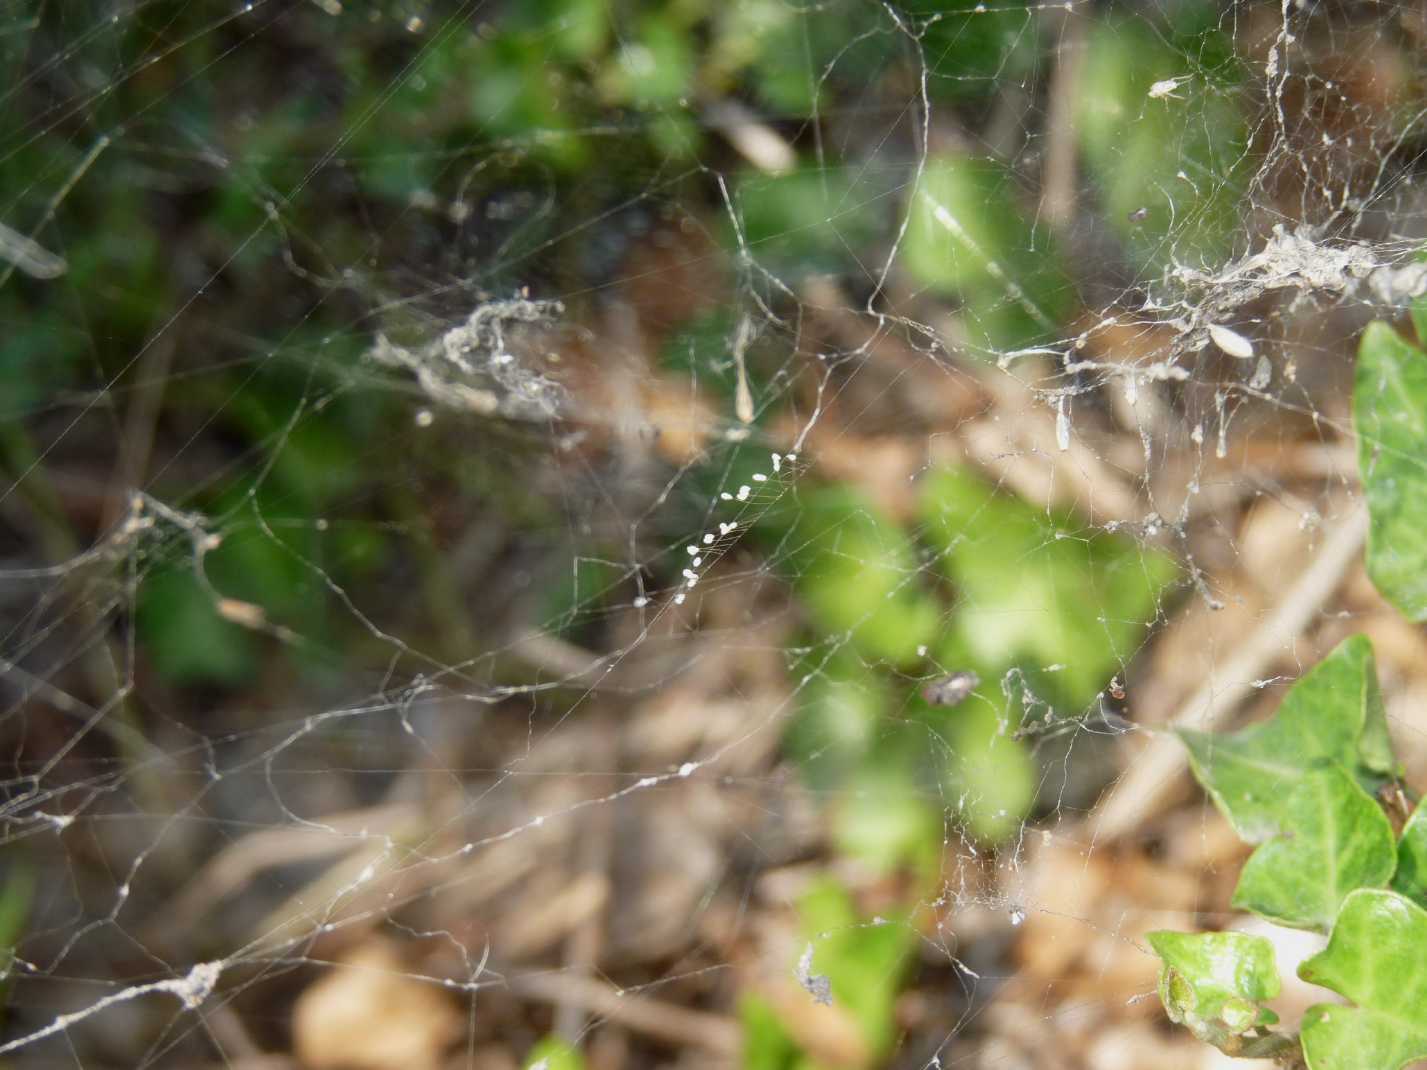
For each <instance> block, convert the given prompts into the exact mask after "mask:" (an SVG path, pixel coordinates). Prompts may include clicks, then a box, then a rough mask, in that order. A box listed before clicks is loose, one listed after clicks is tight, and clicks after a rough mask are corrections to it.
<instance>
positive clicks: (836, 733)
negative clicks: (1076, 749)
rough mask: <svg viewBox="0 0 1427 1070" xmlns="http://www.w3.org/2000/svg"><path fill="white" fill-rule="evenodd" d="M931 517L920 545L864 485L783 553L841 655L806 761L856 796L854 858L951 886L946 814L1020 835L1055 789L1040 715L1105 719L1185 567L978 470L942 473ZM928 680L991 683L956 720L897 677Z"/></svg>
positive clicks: (801, 750) (817, 684)
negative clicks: (1116, 681)
mask: <svg viewBox="0 0 1427 1070" xmlns="http://www.w3.org/2000/svg"><path fill="white" fill-rule="evenodd" d="M921 503H922V523H921V525H920V527H919V528H918V529H917V530H916V531H907V530H904V529H903V528H902V527H900V526H899V525H897V524H896V523H894V522H893V521H891V520H890V519H889V518H887V517H885V516H882V515H880V514H879V512H878V511H877V510H876V508H875V507H874V506H873V505H872V504H871V503H870V502H867V501H865V500H863V499H861V498H860V497H859V496H858V495H857V494H856V493H855V492H853V491H852V490H850V489H849V488H847V487H831V488H826V489H823V490H819V491H815V492H813V493H812V494H809V495H806V496H804V497H803V498H802V500H801V502H800V508H799V510H798V511H797V513H796V514H795V520H794V522H793V524H792V527H791V529H790V531H789V532H788V533H787V534H785V535H784V536H783V537H782V538H781V539H780V543H779V545H780V546H781V547H782V549H783V551H784V552H785V554H786V561H785V565H786V570H787V573H788V575H789V576H790V577H791V579H792V581H793V583H794V586H795V587H796V589H797V591H798V594H799V597H800V600H801V601H802V603H803V605H804V607H805V608H806V610H807V613H808V619H809V623H810V625H811V626H812V628H813V629H814V631H815V632H816V633H817V634H818V635H820V636H822V637H825V638H826V639H827V640H829V644H828V645H829V646H830V647H831V648H833V649H835V650H836V651H837V653H836V654H835V655H833V656H831V657H823V658H822V660H818V651H820V650H821V649H822V646H821V645H817V646H815V647H814V648H813V650H814V653H813V654H812V655H810V656H809V657H807V658H805V661H804V665H803V667H802V669H803V671H802V672H800V673H799V676H800V677H801V678H805V679H807V681H808V683H807V685H806V687H805V690H804V692H803V702H802V707H801V711H800V714H799V716H798V718H797V719H796V720H795V722H794V723H793V725H792V727H791V728H790V730H789V734H788V745H789V748H790V750H791V752H792V753H793V754H794V755H795V756H796V757H798V758H799V760H800V761H801V762H802V763H803V765H804V767H805V769H806V771H807V775H808V777H809V780H810V782H811V783H812V784H813V785H814V786H816V787H818V788H823V789H825V788H831V787H839V788H844V789H850V790H848V791H846V793H845V795H843V796H842V797H844V798H845V799H846V800H847V801H846V802H845V804H843V805H842V806H841V807H839V811H838V815H839V817H838V823H837V828H838V839H839V842H840V843H841V844H842V846H843V847H844V848H845V849H847V850H848V851H850V852H851V853H853V854H855V855H857V856H858V857H861V858H863V859H864V860H866V861H868V862H870V863H872V864H873V865H875V866H877V867H878V868H883V869H889V868H895V867H897V866H899V865H906V864H911V865H913V867H914V868H915V869H917V870H918V871H920V872H922V873H923V874H934V873H935V872H936V864H937V859H938V857H939V853H940V850H941V843H942V838H943V836H944V831H943V828H942V823H941V815H942V814H943V813H944V812H945V811H946V810H948V809H951V810H953V811H957V812H959V815H960V819H961V821H962V822H964V824H965V827H966V829H967V831H968V832H969V833H970V834H971V835H972V836H973V837H974V838H976V839H978V840H981V841H982V842H985V843H991V844H994V843H997V842H1000V841H1001V840H1004V839H1005V838H1006V837H1007V836H1009V835H1011V834H1012V833H1013V832H1014V831H1015V830H1016V829H1017V828H1019V827H1020V824H1021V822H1022V821H1023V820H1024V818H1025V816H1026V814H1027V813H1028V812H1029V809H1030V806H1031V804H1032V802H1033V800H1034V796H1035V787H1036V782H1037V779H1038V776H1037V773H1036V771H1035V768H1034V763H1033V761H1032V759H1031V756H1030V755H1029V753H1028V752H1027V750H1026V748H1025V747H1024V746H1023V745H1021V744H1020V743H1017V742H1016V741H1015V739H1014V738H1013V737H1014V736H1015V734H1016V732H1017V730H1018V729H1020V728H1021V727H1022V717H1023V715H1024V713H1025V711H1026V709H1028V708H1030V709H1046V708H1048V709H1049V711H1050V712H1045V713H1042V714H1041V715H1040V716H1041V717H1042V718H1045V719H1049V718H1050V717H1051V716H1052V715H1053V711H1060V715H1062V716H1078V715H1080V714H1081V713H1082V712H1083V711H1087V710H1090V709H1091V708H1092V706H1093V704H1094V702H1095V701H1096V698H1097V696H1098V695H1099V693H1100V691H1101V690H1102V689H1103V688H1104V687H1105V685H1106V684H1107V683H1108V682H1109V680H1110V678H1111V677H1112V676H1113V675H1114V674H1115V673H1116V672H1118V671H1120V670H1121V669H1122V667H1123V666H1124V664H1125V663H1126V662H1127V661H1128V660H1129V658H1130V657H1132V656H1133V654H1134V653H1135V651H1136V649H1137V648H1138V647H1139V644H1140V643H1141V642H1142V641H1143V640H1144V637H1145V634H1146V632H1147V629H1148V627H1149V625H1150V623H1152V622H1153V621H1154V620H1155V618H1156V617H1157V616H1158V614H1159V612H1160V607H1161V606H1162V604H1163V601H1164V599H1165V597H1166V595H1167V593H1168V591H1169V588H1170V587H1171V586H1172V585H1173V584H1174V582H1175V581H1176V579H1177V578H1178V575H1179V570H1178V566H1177V565H1176V563H1175V561H1174V559H1173V558H1172V557H1171V556H1170V555H1168V554H1166V553H1163V552H1160V551H1156V550H1153V549H1147V548H1145V547H1144V546H1142V545H1140V544H1139V543H1137V542H1136V541H1135V540H1133V539H1131V538H1129V537H1127V536H1120V535H1111V534H1107V533H1105V532H1101V531H1098V530H1095V529H1093V528H1090V527H1089V526H1087V525H1086V524H1085V523H1084V522H1083V521H1081V520H1079V519H1078V518H1076V517H1075V516H1074V515H1072V514H1070V513H1068V512H1064V511H1062V512H1058V513H1053V514H1049V515H1048V514H1046V513H1044V512H1041V511H1038V510H1036V509H1034V508H1032V507H1031V506H1030V505H1028V504H1026V503H1025V502H1023V501H1021V500H1020V499H1018V498H1015V497H1013V496H1010V495H1007V494H1002V493H998V492H997V490H996V488H994V487H993V486H991V485H990V484H989V483H987V482H985V481H984V480H983V479H981V478H980V477H979V476H976V475H974V474H972V473H971V472H969V471H967V470H965V469H953V468H943V469H938V470H935V471H933V472H932V473H930V474H929V475H928V476H927V477H926V479H925V480H924V483H923V489H922V495H921ZM928 564H930V566H931V567H930V568H929V567H927V565H928ZM932 568H934V569H935V573H934V572H933V571H932ZM936 573H939V574H940V576H941V578H943V579H944V580H945V581H946V583H947V584H949V587H950V592H951V597H950V598H948V597H947V595H946V593H945V592H944V591H943V589H942V587H941V585H940V584H938V583H936V582H935V581H936V579H937V575H936ZM844 637H846V638H847V639H849V640H850V643H849V644H846V645H844V644H843V642H842V640H843V638H844ZM934 666H940V667H941V668H940V669H936V668H934ZM919 667H920V668H921V671H922V673H923V674H925V673H927V672H931V673H932V674H933V675H935V674H936V673H938V672H942V671H945V672H951V671H967V670H969V671H972V672H975V673H976V674H977V675H978V676H979V677H980V679H981V681H982V684H981V687H980V689H979V690H978V691H977V692H975V693H974V694H973V695H972V696H971V697H970V698H968V699H967V700H965V701H964V702H962V703H961V704H959V705H958V706H956V707H953V708H950V709H947V708H940V707H933V706H928V705H927V704H926V702H925V701H923V700H922V699H921V697H920V696H909V695H908V694H907V692H908V690H910V689H909V688H908V687H907V684H906V683H905V682H900V683H899V681H901V680H904V678H903V677H900V675H893V674H892V672H891V671H890V670H898V669H900V670H904V671H909V670H916V669H917V668H919ZM924 678H925V677H924Z"/></svg>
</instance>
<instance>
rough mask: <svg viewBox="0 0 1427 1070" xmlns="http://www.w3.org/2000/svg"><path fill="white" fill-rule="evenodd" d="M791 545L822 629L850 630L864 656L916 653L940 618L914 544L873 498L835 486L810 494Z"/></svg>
mask: <svg viewBox="0 0 1427 1070" xmlns="http://www.w3.org/2000/svg"><path fill="white" fill-rule="evenodd" d="M805 506H806V507H805V509H804V510H803V514H802V516H801V517H799V519H798V523H797V527H796V529H795V530H794V531H793V532H792V533H791V534H790V535H789V536H788V538H787V540H786V544H785V550H786V551H787V553H788V558H789V561H790V567H791V568H792V570H793V572H794V575H795V576H796V577H797V589H798V594H799V596H800V597H801V598H802V600H803V603H804V604H805V605H806V606H807V608H808V613H809V615H810V616H811V617H812V619H813V622H814V623H815V624H816V626H817V628H818V630H819V631H821V632H823V633H824V634H828V633H832V634H838V633H848V634H850V635H851V637H852V642H853V645H854V646H855V647H856V648H857V650H858V652H859V653H861V654H862V655H863V656H865V657H869V658H881V659H885V660H887V661H891V662H893V663H895V664H906V663H909V662H911V661H913V660H915V659H916V657H917V656H918V655H917V649H918V647H920V646H922V645H924V644H926V643H928V642H930V641H931V638H932V637H933V636H934V635H935V634H936V631H937V628H938V627H939V625H940V618H941V607H940V606H939V605H938V604H937V602H936V600H935V599H934V598H932V596H931V594H930V593H929V592H928V591H926V590H925V588H924V587H923V586H922V583H921V572H920V569H919V563H918V560H917V554H916V549H915V547H914V546H913V545H912V542H911V540H910V539H908V538H907V535H906V533H905V532H903V531H902V529H901V528H899V527H898V526H897V525H896V524H895V523H894V522H893V521H892V520H891V519H890V518H888V517H886V516H885V515H883V514H882V513H881V512H880V511H879V510H878V509H877V508H876V507H875V506H874V505H873V504H872V503H871V502H870V501H868V500H866V499H865V498H863V497H862V496H861V495H859V494H856V493H855V492H853V491H851V490H849V489H847V488H845V487H830V488H826V489H824V490H820V491H817V492H815V493H813V494H812V495H810V496H809V497H808V498H807V499H805Z"/></svg>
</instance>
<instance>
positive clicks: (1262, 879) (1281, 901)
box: [1234, 766, 1397, 932]
mask: <svg viewBox="0 0 1427 1070" xmlns="http://www.w3.org/2000/svg"><path fill="white" fill-rule="evenodd" d="M1278 816H1279V819H1280V821H1281V822H1282V823H1283V827H1284V829H1285V830H1286V831H1285V833H1284V834H1283V835H1282V836H1279V837H1278V838H1276V839H1273V840H1270V841H1269V842H1268V843H1265V844H1264V845H1263V846H1261V847H1260V848H1259V849H1258V850H1257V851H1255V852H1254V854H1253V857H1252V858H1250V859H1249V860H1248V863H1247V864H1246V865H1245V866H1244V871H1243V873H1242V874H1240V876H1239V884H1238V887H1237V888H1235V889H1234V906H1236V907H1238V908H1240V909H1242V910H1252V911H1253V912H1254V913H1255V914H1259V915H1261V916H1263V917H1265V918H1268V919H1269V920H1270V921H1276V922H1278V923H1279V924H1281V925H1288V926H1291V927H1293V928H1295V929H1318V930H1320V931H1322V932H1327V931H1328V929H1329V927H1330V926H1331V925H1332V924H1333V917H1334V916H1335V915H1336V914H1337V913H1338V907H1339V906H1340V905H1341V904H1342V902H1343V899H1344V898H1345V897H1346V896H1347V895H1348V894H1349V893H1350V892H1353V891H1356V890H1357V889H1359V888H1381V887H1382V886H1384V885H1385V884H1387V882H1388V880H1389V879H1390V878H1391V877H1392V871H1393V869H1394V868H1395V867H1396V864H1397V860H1396V857H1395V853H1396V852H1395V845H1394V842H1393V836H1392V825H1391V824H1390V823H1389V822H1388V820H1387V815H1386V814H1384V813H1383V812H1382V808H1381V807H1380V806H1378V804H1377V802H1376V801H1375V800H1374V799H1373V798H1372V797H1370V796H1369V795H1368V794H1367V792H1365V791H1363V789H1362V788H1360V787H1359V786H1358V785H1357V782H1356V781H1354V780H1353V779H1352V777H1350V776H1348V774H1347V773H1345V772H1343V771H1342V770H1341V769H1339V768H1337V767H1335V766H1328V767H1325V768H1323V769H1319V770H1316V771H1314V772H1312V773H1310V774H1309V775H1307V776H1306V777H1304V778H1303V779H1302V780H1301V781H1299V783H1298V784H1297V786H1296V787H1295V788H1294V789H1293V791H1292V793H1291V794H1290V795H1289V796H1288V797H1287V798H1286V799H1285V800H1284V802H1283V806H1282V808H1281V809H1280V810H1279V811H1278Z"/></svg>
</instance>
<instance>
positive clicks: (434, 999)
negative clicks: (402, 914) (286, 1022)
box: [292, 940, 464, 1070]
mask: <svg viewBox="0 0 1427 1070" xmlns="http://www.w3.org/2000/svg"><path fill="white" fill-rule="evenodd" d="M463 1025H464V1018H463V1016H462V1014H461V1011H460V1010H459V1008H457V1007H456V1005H455V1004H454V1003H452V1002H451V1000H450V998H449V997H448V996H447V995H446V994H445V993H444V992H442V991H441V990H440V989H438V988H437V987H436V986H435V985H434V984H433V983H431V982H429V981H423V980H420V979H419V978H417V977H416V976H414V975H413V974H412V973H410V972H408V971H407V969H406V968H405V967H404V965H403V964H402V962H401V959H400V958H399V957H398V956H397V953H396V951H395V949H393V948H392V947H391V946H390V945H389V944H386V943H385V942H381V941H375V940H374V941H371V942H369V943H366V944H363V945H361V946H360V947H358V948H356V949H354V950H353V951H351V952H350V953H349V954H347V955H345V956H343V958H342V959H341V960H339V962H338V964H337V965H335V966H334V967H333V968H332V969H331V970H329V971H328V972H327V973H326V974H324V975H323V976H322V977H321V978H319V979H318V980H317V981H315V982H313V983H312V984H311V985H309V986H308V987H307V988H306V989H304V990H303V992H302V994H301V995H299V996H298V997H297V1003H296V1005H295V1006H294V1007H293V1013H292V1033H293V1046H294V1048H295V1050H296V1052H297V1057H298V1059H299V1060H301V1062H302V1065H303V1066H305V1067H307V1068H309V1070H428V1068H430V1070H435V1068H436V1067H439V1066H440V1065H441V1056H442V1053H443V1052H444V1051H445V1049H446V1048H447V1047H448V1046H449V1045H450V1044H451V1043H452V1042H454V1041H455V1040H456V1039H457V1038H458V1037H460V1035H461V1030H462V1028H463Z"/></svg>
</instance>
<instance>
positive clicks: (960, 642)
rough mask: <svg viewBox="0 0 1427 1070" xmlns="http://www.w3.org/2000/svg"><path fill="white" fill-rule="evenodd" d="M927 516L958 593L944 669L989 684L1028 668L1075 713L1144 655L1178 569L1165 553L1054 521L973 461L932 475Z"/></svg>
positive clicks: (1067, 517)
mask: <svg viewBox="0 0 1427 1070" xmlns="http://www.w3.org/2000/svg"><path fill="white" fill-rule="evenodd" d="M922 516H923V519H924V521H925V531H924V538H925V540H926V542H927V543H928V545H930V546H931V547H932V548H933V549H935V550H936V551H937V554H938V561H939V563H940V564H941V567H942V569H943V570H944V571H945V573H946V576H947V578H948V579H950V580H951V581H952V583H953V584H955V586H956V590H957V595H958V600H957V608H956V612H955V614H953V616H952V621H951V626H952V627H951V634H950V635H949V637H948V639H947V642H946V643H945V644H944V645H943V648H942V650H941V651H940V653H941V654H942V655H943V657H942V659H941V661H942V664H944V665H946V666H948V667H949V668H957V669H972V670H974V671H976V672H977V673H978V674H979V675H980V676H981V679H982V680H987V681H994V680H997V679H999V678H1001V677H1002V676H1003V675H1004V674H1005V672H1006V671H1007V670H1008V669H1011V668H1013V667H1019V668H1023V669H1025V670H1027V673H1028V675H1029V676H1030V677H1031V680H1032V683H1033V685H1034V688H1035V690H1036V691H1037V693H1038V694H1042V695H1046V696H1049V697H1051V698H1052V699H1053V701H1055V702H1056V703H1058V704H1060V705H1063V706H1064V707H1066V708H1067V709H1073V710H1082V709H1084V708H1085V707H1086V706H1087V705H1089V704H1090V703H1091V702H1093V701H1094V699H1095V695H1096V694H1097V693H1098V692H1099V690H1100V689H1101V688H1102V687H1104V686H1105V683H1106V682H1107V681H1108V680H1109V679H1110V677H1111V676H1112V675H1114V673H1115V672H1116V671H1117V670H1118V669H1119V668H1120V667H1121V666H1122V665H1123V664H1124V663H1125V661H1126V660H1128V659H1129V658H1130V657H1131V656H1132V655H1133V654H1134V652H1135V650H1136V649H1137V648H1138V647H1139V645H1140V643H1141V642H1142V641H1143V639H1144V634H1145V630H1146V627H1147V625H1148V623H1149V622H1150V621H1151V620H1153V619H1154V616H1155V612H1156V610H1157V608H1158V606H1159V603H1160V600H1161V598H1162V596H1163V594H1164V592H1165V590H1166V589H1167V588H1168V587H1169V585H1170V584H1172V583H1173V582H1174V580H1175V579H1176V578H1177V576H1178V574H1179V570H1178V567H1177V566H1176V564H1175V562H1174V559H1173V558H1171V557H1169V556H1168V555H1166V554H1162V553H1159V552H1158V551H1155V550H1151V549H1146V548H1145V547H1144V546H1142V545H1140V544H1138V543H1136V542H1134V541H1133V540H1132V539H1128V538H1125V537H1123V536H1117V535H1107V534H1104V533H1101V532H1096V531H1094V530H1093V529H1091V528H1090V527H1089V526H1088V525H1087V524H1086V523H1085V522H1084V521H1083V520H1080V519H1079V518H1077V517H1075V516H1074V515H1072V514H1070V513H1067V512H1064V511H1057V512H1055V513H1052V514H1051V515H1049V516H1047V515H1046V513H1045V511H1044V510H1041V509H1036V508H1034V507H1032V506H1030V505H1027V504H1026V503H1025V502H1024V501H1022V500H1021V499H1019V498H1017V497H1015V496H1014V495H1010V494H1004V493H999V492H998V491H997V490H996V488H995V487H994V486H992V485H991V484H990V483H988V482H987V481H986V480H984V479H982V478H980V477H979V476H977V475H974V474H973V473H972V472H970V471H968V470H966V469H964V468H944V469H939V470H937V471H935V472H933V473H931V474H930V475H929V476H928V478H927V479H926V481H925V488H924V492H923V498H922ZM1052 665H1058V666H1062V668H1060V669H1058V670H1056V671H1054V672H1043V671H1041V670H1044V669H1046V667H1048V666H1052ZM992 690H994V687H993V689H992ZM988 693H989V692H988ZM1012 727H1013V728H1014V727H1017V726H1015V725H1012Z"/></svg>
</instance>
